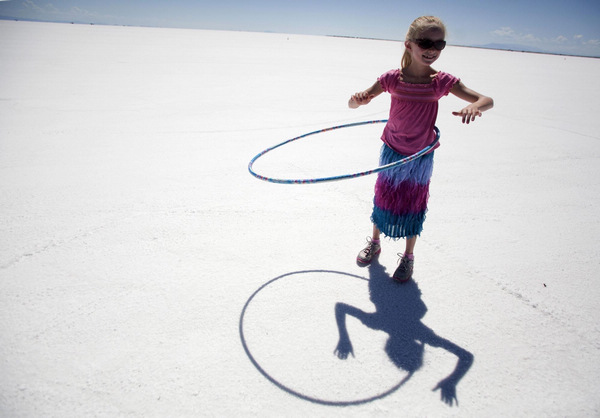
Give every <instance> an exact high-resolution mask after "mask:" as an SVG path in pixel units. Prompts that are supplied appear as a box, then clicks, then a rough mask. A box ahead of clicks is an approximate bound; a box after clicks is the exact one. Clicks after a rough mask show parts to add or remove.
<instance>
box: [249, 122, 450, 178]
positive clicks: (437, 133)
mask: <svg viewBox="0 0 600 418" xmlns="http://www.w3.org/2000/svg"><path fill="white" fill-rule="evenodd" d="M387 121H388V120H387V119H382V120H370V121H366V122H354V123H347V124H345V125H339V126H333V127H331V128H325V129H320V130H318V131H313V132H309V133H307V134H304V135H300V136H297V137H295V138H292V139H288V140H286V141H283V142H282V143H280V144H277V145H275V146H272V147H270V148H267V149H266V150H264V151H261V152H260V153H258V154H257V155H256V156H255V157H254V158H252V159H251V160H250V163H249V164H248V171H249V172H250V174H252V175H253V176H254V177H256V178H257V179H259V180H264V181H268V182H270V183H279V184H313V183H324V182H328V181H338V180H346V179H353V178H356V177H362V176H368V175H369V174H375V173H379V172H380V171H385V170H389V169H391V168H394V167H397V166H400V165H402V164H406V163H408V162H410V161H413V160H416V159H417V158H419V157H421V156H423V155H425V154H427V153H428V152H429V151H431V150H432V149H433V147H435V145H436V144H437V143H438V142H439V140H440V130H439V129H438V128H437V126H434V127H433V129H434V130H435V139H434V140H433V142H432V143H431V144H430V145H428V146H427V147H425V148H423V149H422V150H421V151H418V152H416V153H414V154H413V155H409V156H408V157H404V158H402V159H401V160H398V161H395V162H393V163H390V164H386V165H382V166H380V167H377V168H373V169H371V170H367V171H361V172H359V173H353V174H342V175H339V176H331V177H319V178H314V179H277V178H272V177H266V176H261V175H260V174H257V173H256V172H254V170H252V165H253V164H254V163H255V162H256V160H258V159H259V158H260V157H262V156H263V155H265V154H266V153H267V152H269V151H273V150H274V149H276V148H279V147H281V146H283V145H285V144H289V143H290V142H292V141H296V140H298V139H301V138H305V137H307V136H310V135H315V134H320V133H323V132H328V131H333V130H335V129H340V128H350V127H352V126H360V125H368V124H373V123H385V122H387Z"/></svg>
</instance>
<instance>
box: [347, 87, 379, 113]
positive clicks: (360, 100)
mask: <svg viewBox="0 0 600 418" xmlns="http://www.w3.org/2000/svg"><path fill="white" fill-rule="evenodd" d="M374 97H375V95H374V94H369V93H368V92H367V91H361V92H360V93H355V94H353V95H352V97H350V101H349V102H348V106H350V107H351V108H353V109H356V108H357V107H359V106H362V105H366V104H369V103H370V102H371V100H372V99H373V98H374Z"/></svg>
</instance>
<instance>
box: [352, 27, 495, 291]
mask: <svg viewBox="0 0 600 418" xmlns="http://www.w3.org/2000/svg"><path fill="white" fill-rule="evenodd" d="M445 35H446V28H445V26H444V24H443V23H442V21H441V20H440V19H438V18H437V17H433V16H422V17H419V18H417V19H415V21H414V22H413V23H412V24H411V25H410V28H409V29H408V33H407V35H406V41H405V42H404V46H405V51H404V55H403V56H402V69H400V70H391V71H388V72H387V73H385V74H383V75H382V76H381V77H379V78H378V79H377V81H376V82H375V84H373V85H372V86H371V87H369V88H368V89H366V90H365V91H362V92H359V93H356V94H354V95H353V96H352V97H350V100H349V101H348V106H349V107H350V108H352V109H356V108H358V107H359V106H362V105H366V104H368V103H369V102H370V101H371V100H372V99H373V98H374V97H376V96H379V95H380V94H381V93H383V92H384V91H385V92H388V93H390V94H391V95H392V102H391V108H390V116H389V120H388V122H387V124H386V126H385V128H384V130H383V135H382V137H381V139H382V140H383V142H384V144H383V146H382V149H381V156H380V164H381V165H383V164H389V163H392V162H394V161H397V160H399V159H401V158H404V157H405V156H407V155H411V154H414V153H416V152H418V151H419V150H421V149H423V148H425V147H426V146H428V145H429V144H431V143H432V142H433V140H434V139H435V132H434V129H433V128H434V125H435V120H436V118H437V112H438V100H439V99H440V98H441V97H443V96H446V95H448V93H452V94H454V95H455V96H457V97H459V98H461V99H463V100H465V101H467V102H469V103H470V104H469V105H468V106H467V107H465V108H463V109H462V110H460V111H458V112H452V114H453V115H455V116H458V117H460V118H462V123H466V124H469V123H470V122H473V121H475V118H476V117H478V116H481V114H482V112H484V111H486V110H488V109H491V108H492V107H493V106H494V102H493V100H492V99H491V98H490V97H486V96H484V95H482V94H480V93H477V92H476V91H473V90H471V89H469V88H467V87H466V86H465V85H464V84H463V83H462V82H461V81H460V79H458V78H456V77H454V76H452V75H450V74H448V73H444V72H441V71H436V70H434V69H433V68H431V64H433V63H434V62H435V61H436V60H437V59H438V58H439V57H440V54H441V53H442V50H443V49H444V47H445V46H446V41H445V40H444V37H445ZM437 146H439V144H438V145H436V147H435V148H437ZM433 155H434V152H433V151H432V152H430V153H428V154H427V155H424V156H423V157H421V158H418V159H416V160H414V161H412V162H410V163H407V164H404V165H401V166H399V167H396V168H394V169H391V170H388V171H383V172H381V173H380V174H379V176H378V177H377V181H376V183H375V198H374V208H373V213H372V215H371V220H372V221H373V236H372V238H368V239H367V246H366V247H365V248H364V249H363V250H362V251H361V252H360V253H359V254H358V257H357V261H358V263H359V264H361V265H366V264H369V263H370V262H371V260H372V259H373V257H375V256H377V255H378V254H379V253H380V252H381V246H380V234H381V233H383V234H384V235H386V236H388V237H390V238H393V239H399V238H406V248H405V251H404V254H403V255H402V256H401V257H400V261H399V266H398V268H397V269H396V271H395V273H394V275H393V277H394V279H396V280H398V281H400V282H406V281H408V280H410V278H411V277H412V272H413V263H414V256H413V251H414V248H415V244H416V241H417V236H418V235H420V233H421V231H422V230H423V222H424V220H425V213H426V212H427V199H428V197H429V181H430V178H431V174H432V171H433ZM398 255H400V254H398Z"/></svg>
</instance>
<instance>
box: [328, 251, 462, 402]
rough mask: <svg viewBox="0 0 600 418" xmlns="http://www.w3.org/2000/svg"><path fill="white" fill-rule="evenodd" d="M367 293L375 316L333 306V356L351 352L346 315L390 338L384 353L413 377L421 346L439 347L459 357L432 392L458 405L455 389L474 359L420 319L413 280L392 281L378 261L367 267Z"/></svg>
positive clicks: (423, 309) (421, 307) (422, 312)
mask: <svg viewBox="0 0 600 418" xmlns="http://www.w3.org/2000/svg"><path fill="white" fill-rule="evenodd" d="M369 293H370V298H371V302H373V304H374V305H375V312H373V313H367V312H364V311H362V310H361V309H358V308H355V307H354V306H350V305H347V304H345V303H337V304H336V306H335V318H336V321H337V325H338V330H339V334H340V339H339V342H338V345H337V347H336V349H335V351H334V353H335V354H336V355H337V356H338V358H340V359H342V360H345V359H347V358H348V355H350V354H352V356H354V352H353V349H352V343H351V341H350V336H349V334H348V330H347V328H346V315H351V316H354V317H355V318H357V319H358V320H360V321H361V322H362V323H363V324H364V325H366V326H367V327H369V328H372V329H375V330H381V331H384V332H386V333H387V334H388V335H389V339H388V340H387V343H386V345H385V352H386V353H387V355H388V357H389V358H390V360H391V361H392V362H393V363H394V364H395V365H396V366H397V367H398V368H400V369H402V370H405V371H407V372H408V373H409V377H410V376H412V375H413V373H415V372H416V371H417V370H418V369H419V368H421V366H422V364H423V354H424V345H425V344H428V345H430V346H432V347H439V348H443V349H445V350H447V351H448V352H450V353H452V354H454V355H456V356H457V357H458V362H457V364H456V367H455V368H454V371H453V372H452V373H451V374H450V375H448V376H447V377H446V378H444V379H442V380H441V381H440V382H439V383H438V384H437V385H436V387H435V388H433V390H434V391H435V390H438V389H439V390H440V391H441V398H442V401H443V402H445V403H446V404H448V405H450V406H452V405H453V403H454V402H456V404H457V405H458V399H457V397H456V385H457V384H458V382H459V381H460V379H462V377H463V376H464V375H465V374H466V373H467V371H468V370H469V368H470V367H471V365H472V364H473V355H472V354H471V353H470V352H468V351H467V350H465V349H464V348H461V347H459V346H458V345H456V344H454V343H452V342H450V341H448V340H446V339H445V338H442V337H440V336H438V335H436V334H435V333H434V332H433V331H432V330H431V329H430V328H428V327H427V326H425V325H424V324H423V323H422V322H421V319H422V318H423V317H424V316H425V313H426V312H427V307H426V306H425V304H424V303H423V300H422V299H421V291H420V290H419V287H418V285H417V283H416V282H415V281H413V280H411V281H409V282H407V283H404V284H399V283H397V282H396V281H394V280H392V278H391V277H390V276H389V274H387V273H386V271H385V268H384V267H383V266H382V265H381V264H379V262H378V261H373V263H372V264H371V265H370V266H369Z"/></svg>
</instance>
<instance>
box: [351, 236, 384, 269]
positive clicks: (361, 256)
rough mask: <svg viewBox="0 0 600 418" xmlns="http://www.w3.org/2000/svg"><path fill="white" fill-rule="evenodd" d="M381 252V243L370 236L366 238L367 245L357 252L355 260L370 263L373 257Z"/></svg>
mask: <svg viewBox="0 0 600 418" xmlns="http://www.w3.org/2000/svg"><path fill="white" fill-rule="evenodd" d="M380 252H381V245H380V244H379V243H375V242H373V241H372V240H371V238H370V237H368V238H367V246H366V247H365V248H364V249H363V250H362V251H361V252H359V253H358V256H357V257H356V261H357V262H358V263H360V264H370V263H371V261H373V259H374V258H375V257H377V256H378V255H379V253H380Z"/></svg>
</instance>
